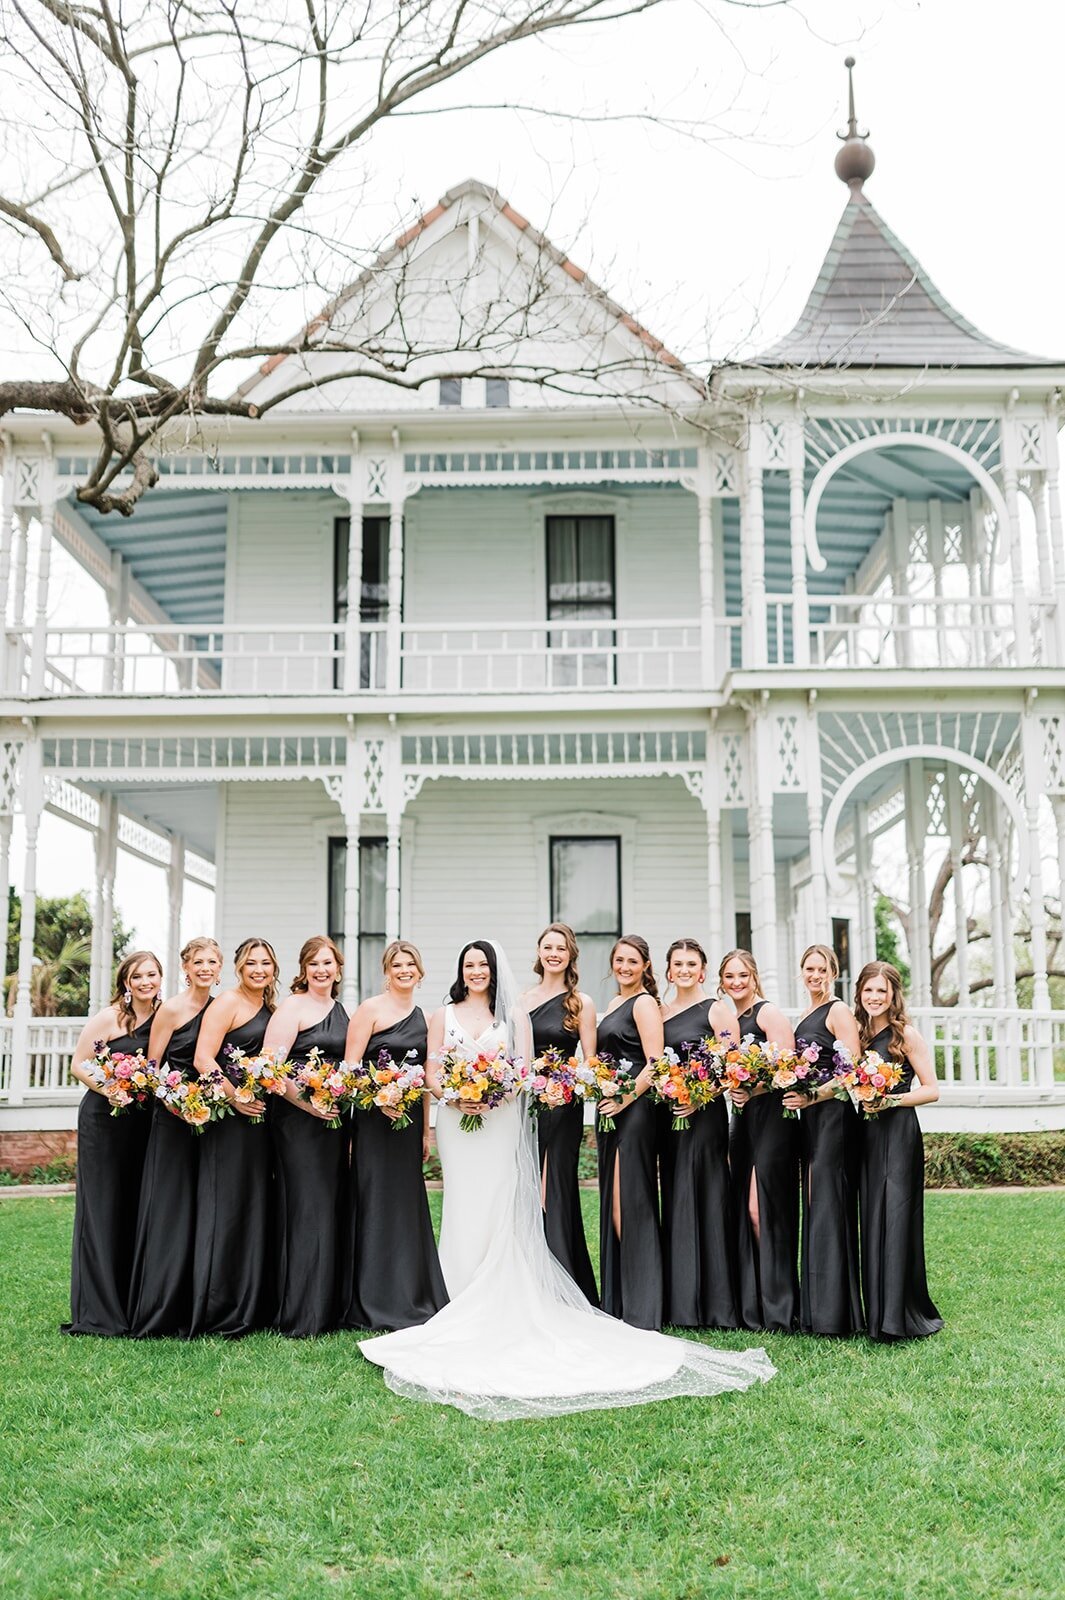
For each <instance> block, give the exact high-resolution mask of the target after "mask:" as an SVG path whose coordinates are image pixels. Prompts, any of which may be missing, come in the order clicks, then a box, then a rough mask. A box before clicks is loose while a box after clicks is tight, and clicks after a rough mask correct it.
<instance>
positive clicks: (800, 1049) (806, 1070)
mask: <svg viewBox="0 0 1065 1600" xmlns="http://www.w3.org/2000/svg"><path fill="white" fill-rule="evenodd" d="M837 1071H838V1068H837V1066H836V1064H835V1063H834V1062H833V1063H825V1064H822V1062H821V1048H820V1046H819V1045H816V1044H804V1043H803V1041H802V1040H801V1039H800V1040H799V1041H798V1046H797V1048H796V1049H795V1050H786V1051H784V1052H783V1053H782V1054H781V1055H779V1056H778V1057H777V1061H776V1065H775V1066H774V1068H773V1088H774V1089H784V1090H785V1091H786V1090H788V1089H791V1090H792V1091H793V1092H794V1093H795V1094H804V1095H807V1096H809V1097H810V1099H811V1100H812V1099H813V1096H814V1095H815V1094H816V1093H817V1091H818V1089H821V1088H823V1087H824V1085H825V1084H826V1083H831V1082H832V1080H833V1078H834V1077H835V1076H836V1073H837ZM783 1115H784V1116H785V1117H789V1118H792V1119H794V1118H796V1117H798V1115H799V1113H798V1112H797V1111H792V1110H791V1108H790V1107H789V1106H785V1107H784V1112H783Z"/></svg>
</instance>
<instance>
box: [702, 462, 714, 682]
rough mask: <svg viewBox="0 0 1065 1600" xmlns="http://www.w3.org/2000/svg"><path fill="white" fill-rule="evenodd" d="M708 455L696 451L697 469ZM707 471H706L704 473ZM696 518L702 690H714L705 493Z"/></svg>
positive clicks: (709, 512) (710, 534) (710, 506)
mask: <svg viewBox="0 0 1065 1600" xmlns="http://www.w3.org/2000/svg"><path fill="white" fill-rule="evenodd" d="M706 453H707V452H706V451H705V450H703V449H701V450H700V451H699V457H700V465H701V463H702V457H703V456H704V455H705V454H706ZM708 471H709V469H707V472H708ZM698 508H699V510H698V516H699V642H700V646H701V661H702V686H703V688H704V689H714V688H716V687H717V683H718V654H717V628H716V622H715V618H714V524H713V512H714V502H713V499H712V498H711V496H710V494H709V493H708V492H704V491H703V490H700V492H699V495H698Z"/></svg>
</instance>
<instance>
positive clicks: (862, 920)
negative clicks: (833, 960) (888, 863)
mask: <svg viewBox="0 0 1065 1600" xmlns="http://www.w3.org/2000/svg"><path fill="white" fill-rule="evenodd" d="M854 873H855V880H854V888H855V893H856V895H857V898H858V948H857V950H856V952H855V954H856V957H857V960H856V962H855V966H854V974H853V975H854V976H855V977H857V975H858V973H859V972H860V971H861V969H862V967H864V966H865V964H866V962H867V961H875V960H876V908H875V905H874V901H873V893H874V891H873V862H872V852H871V851H870V848H869V806H868V804H867V802H866V801H864V800H859V801H857V802H856V804H855V807H854Z"/></svg>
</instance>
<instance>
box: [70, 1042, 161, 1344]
mask: <svg viewBox="0 0 1065 1600" xmlns="http://www.w3.org/2000/svg"><path fill="white" fill-rule="evenodd" d="M151 1031H152V1019H151V1017H149V1018H148V1019H147V1020H146V1021H145V1022H142V1023H141V1025H140V1027H139V1028H134V1030H133V1032H132V1033H120V1034H118V1035H117V1037H115V1038H114V1039H108V1040H107V1041H106V1043H107V1044H108V1046H109V1047H110V1048H111V1050H112V1051H113V1052H114V1053H115V1055H134V1054H136V1052H137V1051H138V1050H145V1051H146V1050H147V1048H148V1038H149V1035H150V1034H151ZM150 1113H151V1107H150V1106H141V1105H131V1106H128V1107H127V1108H126V1110H125V1111H123V1112H122V1113H121V1114H120V1115H119V1116H117V1117H113V1116H112V1115H111V1105H110V1102H109V1101H108V1100H107V1098H106V1097H105V1096H104V1095H102V1094H98V1093H96V1091H95V1090H92V1089H87V1090H86V1091H85V1093H84V1094H83V1095H82V1097H81V1104H80V1105H79V1107H78V1172H77V1194H76V1198H75V1201H74V1245H73V1250H72V1253H71V1262H70V1321H69V1322H67V1323H64V1324H63V1330H62V1331H63V1332H64V1333H100V1334H109V1335H111V1336H112V1337H114V1338H120V1337H122V1336H123V1335H125V1334H127V1333H128V1332H129V1322H128V1319H127V1316H126V1307H127V1303H128V1301H129V1283H130V1274H131V1273H132V1270H133V1239H134V1235H135V1232H136V1226H137V1204H138V1201H139V1198H140V1189H141V1179H142V1176H143V1172H144V1154H145V1151H146V1150H147V1148H148V1130H149V1127H150V1126H151V1115H150Z"/></svg>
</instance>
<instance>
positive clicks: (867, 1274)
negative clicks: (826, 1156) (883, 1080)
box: [859, 1028, 943, 1342]
mask: <svg viewBox="0 0 1065 1600" xmlns="http://www.w3.org/2000/svg"><path fill="white" fill-rule="evenodd" d="M869 1048H870V1049H871V1050H875V1051H876V1052H877V1053H878V1054H879V1055H881V1056H883V1058H884V1059H885V1060H886V1061H892V1060H893V1061H899V1062H900V1065H901V1066H902V1068H903V1075H902V1080H901V1082H900V1083H899V1084H898V1085H897V1087H896V1088H895V1090H894V1091H893V1092H894V1093H895V1094H905V1093H907V1091H908V1090H909V1089H910V1087H911V1086H912V1084H913V1079H914V1071H913V1068H912V1067H911V1066H910V1063H909V1062H908V1061H907V1060H906V1059H905V1058H901V1060H900V1058H899V1057H898V1056H897V1055H893V1054H892V1052H891V1032H890V1029H888V1028H884V1029H882V1030H881V1032H880V1033H878V1034H877V1036H876V1038H875V1039H872V1040H871V1041H870V1045H869ZM861 1134H862V1140H861V1146H862V1149H861V1166H860V1180H859V1195H860V1203H861V1238H862V1293H863V1296H864V1299H865V1320H866V1326H867V1329H868V1332H869V1337H870V1339H876V1340H882V1341H884V1342H887V1341H891V1340H895V1339H926V1338H927V1337H928V1336H929V1334H933V1333H938V1332H939V1331H940V1329H941V1328H942V1326H943V1318H942V1317H941V1316H940V1314H939V1312H938V1311H937V1310H936V1308H935V1306H934V1305H933V1304H932V1298H931V1296H930V1295H929V1293H928V1278H927V1274H926V1272H925V1259H924V1140H923V1138H922V1136H921V1125H920V1123H919V1122H918V1120H917V1111H916V1109H915V1107H913V1106H895V1107H894V1108H893V1109H892V1110H890V1111H878V1112H877V1113H876V1115H875V1116H872V1117H868V1116H864V1115H863V1116H862V1118H861Z"/></svg>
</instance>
